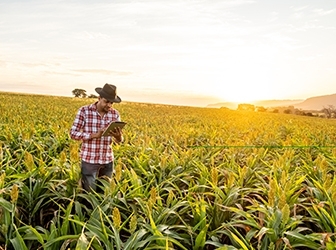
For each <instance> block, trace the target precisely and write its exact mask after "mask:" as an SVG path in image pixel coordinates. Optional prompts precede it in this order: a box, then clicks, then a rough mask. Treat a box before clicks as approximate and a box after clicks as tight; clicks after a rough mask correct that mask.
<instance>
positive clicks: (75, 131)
mask: <svg viewBox="0 0 336 250" xmlns="http://www.w3.org/2000/svg"><path fill="white" fill-rule="evenodd" d="M84 126H85V116H84V112H83V110H82V108H81V109H79V110H78V112H77V115H76V118H75V120H74V123H73V124H72V126H71V129H70V137H71V139H74V140H88V139H90V134H89V133H86V132H83V128H84Z"/></svg>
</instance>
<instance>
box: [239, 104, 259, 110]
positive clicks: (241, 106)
mask: <svg viewBox="0 0 336 250" xmlns="http://www.w3.org/2000/svg"><path fill="white" fill-rule="evenodd" d="M237 110H240V111H254V110H255V107H254V105H253V104H248V103H241V104H238V108H237Z"/></svg>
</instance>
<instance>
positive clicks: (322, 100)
mask: <svg viewBox="0 0 336 250" xmlns="http://www.w3.org/2000/svg"><path fill="white" fill-rule="evenodd" d="M329 105H334V106H336V94H332V95H323V96H315V97H310V98H308V99H306V100H304V101H303V102H301V103H298V104H295V105H294V107H295V108H298V109H302V110H321V109H323V108H324V107H328V106H329Z"/></svg>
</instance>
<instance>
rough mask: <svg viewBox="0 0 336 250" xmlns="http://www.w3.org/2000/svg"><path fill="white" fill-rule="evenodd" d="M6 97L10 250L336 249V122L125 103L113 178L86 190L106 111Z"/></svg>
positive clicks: (1, 224) (0, 138)
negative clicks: (76, 130) (86, 166)
mask: <svg viewBox="0 0 336 250" xmlns="http://www.w3.org/2000/svg"><path fill="white" fill-rule="evenodd" d="M94 101H95V100H93V99H76V98H68V97H53V96H39V95H24V94H14V93H13V94H11V93H0V128H1V133H0V249H15V250H25V249H48V250H60V249H61V250H63V249H64V250H66V249H118V250H121V249H125V250H126V249H193V250H200V249H222V250H224V249H227V250H234V249H244V250H250V249H267V250H268V249H335V248H336V235H335V233H336V178H335V175H334V172H335V170H336V146H335V142H336V121H335V120H331V119H322V118H311V117H302V116H295V115H289V114H273V113H264V112H259V113H255V112H243V111H232V110H227V109H210V108H196V107H181V106H168V105H154V104H141V103H132V102H123V103H120V104H114V105H115V106H114V107H115V108H116V109H118V110H119V112H120V114H121V117H122V120H123V121H126V122H127V123H128V124H127V125H126V127H125V128H124V138H125V141H124V143H122V144H119V145H113V150H114V154H115V158H116V159H115V167H114V173H113V176H112V179H107V178H106V179H102V180H100V181H99V183H98V185H99V187H100V191H99V192H98V191H97V192H92V193H85V192H83V191H82V189H81V186H80V159H79V148H80V142H78V141H74V140H71V139H70V137H69V130H70V127H71V125H72V122H73V120H74V117H75V115H76V112H77V110H78V108H79V107H80V106H82V105H86V104H89V103H92V102H94Z"/></svg>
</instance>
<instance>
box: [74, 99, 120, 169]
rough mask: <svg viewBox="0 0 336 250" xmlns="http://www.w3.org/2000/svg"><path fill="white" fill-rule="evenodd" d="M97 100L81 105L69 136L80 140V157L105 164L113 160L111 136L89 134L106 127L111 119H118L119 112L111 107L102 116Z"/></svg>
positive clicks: (90, 161) (94, 162)
mask: <svg viewBox="0 0 336 250" xmlns="http://www.w3.org/2000/svg"><path fill="white" fill-rule="evenodd" d="M96 105H97V102H96V103H93V104H90V105H87V106H83V107H81V108H80V109H79V110H78V112H77V115H76V118H75V121H74V123H73V125H72V127H71V130H70V136H71V138H72V139H75V140H82V146H81V152H80V157H81V159H82V160H83V161H85V162H88V163H92V164H107V163H110V162H111V161H113V159H114V156H113V151H112V147H111V144H112V137H111V136H102V137H100V138H93V139H89V138H90V134H92V133H97V132H98V130H99V129H101V128H106V127H107V126H108V125H109V124H110V123H111V122H112V121H120V115H119V112H118V111H117V110H115V109H113V108H111V109H110V110H109V111H108V112H107V113H106V114H105V115H104V116H103V117H102V116H101V115H100V114H99V113H98V110H97V106H96Z"/></svg>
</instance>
